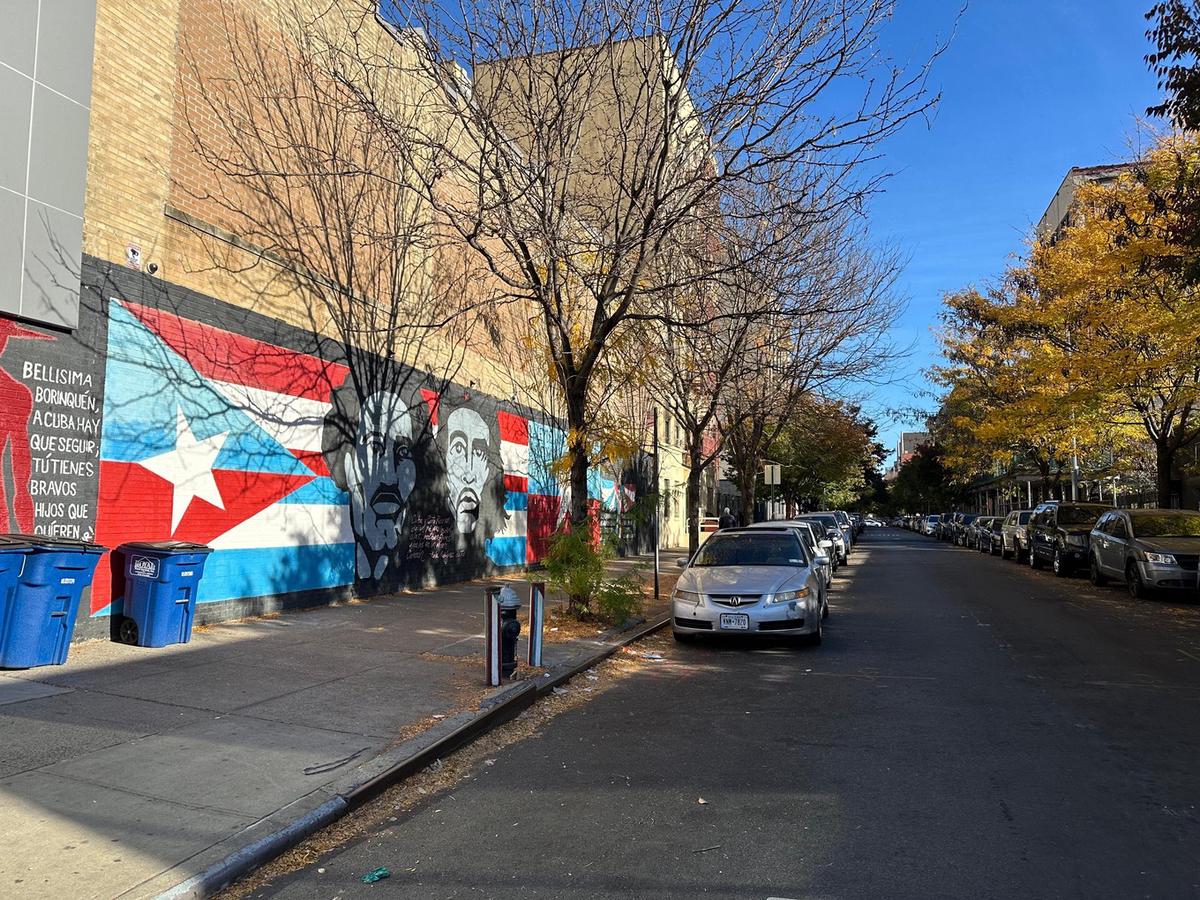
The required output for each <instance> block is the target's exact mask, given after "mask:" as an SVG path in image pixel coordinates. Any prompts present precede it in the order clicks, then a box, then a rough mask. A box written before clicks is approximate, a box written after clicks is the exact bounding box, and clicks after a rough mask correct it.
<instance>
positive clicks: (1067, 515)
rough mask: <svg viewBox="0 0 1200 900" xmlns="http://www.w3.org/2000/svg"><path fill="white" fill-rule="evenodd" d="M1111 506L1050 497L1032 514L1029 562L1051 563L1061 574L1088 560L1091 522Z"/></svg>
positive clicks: (1069, 571)
mask: <svg viewBox="0 0 1200 900" xmlns="http://www.w3.org/2000/svg"><path fill="white" fill-rule="evenodd" d="M1111 509H1112V507H1111V506H1105V505H1104V504H1102V503H1074V502H1071V501H1068V500H1047V501H1046V502H1045V503H1040V504H1038V506H1037V507H1036V508H1035V509H1034V511H1033V515H1032V516H1030V517H1029V565H1031V566H1032V567H1033V568H1035V569H1040V568H1041V567H1042V564H1043V563H1049V564H1050V568H1052V569H1053V570H1054V574H1055V575H1058V576H1059V577H1061V578H1065V577H1066V576H1068V575H1070V574H1071V573H1072V572H1074V571H1075V570H1076V569H1078V568H1080V567H1081V566H1084V565H1086V564H1087V561H1088V536H1089V534H1090V533H1091V531H1092V526H1093V525H1095V524H1096V520H1097V519H1099V518H1100V517H1101V516H1102V515H1104V514H1105V513H1106V512H1108V511H1109V510H1111Z"/></svg>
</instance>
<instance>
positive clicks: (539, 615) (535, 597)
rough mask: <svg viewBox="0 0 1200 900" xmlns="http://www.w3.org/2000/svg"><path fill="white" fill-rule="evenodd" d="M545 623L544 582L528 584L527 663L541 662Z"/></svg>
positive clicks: (536, 664) (538, 663) (539, 663)
mask: <svg viewBox="0 0 1200 900" xmlns="http://www.w3.org/2000/svg"><path fill="white" fill-rule="evenodd" d="M545 624H546V584H545V582H542V581H535V582H533V583H531V584H530V585H529V665H531V666H540V665H541V664H542V632H543V630H544V628H545Z"/></svg>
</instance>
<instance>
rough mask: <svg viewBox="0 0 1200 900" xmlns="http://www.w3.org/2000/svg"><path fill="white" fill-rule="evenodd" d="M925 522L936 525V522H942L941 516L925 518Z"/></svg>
mask: <svg viewBox="0 0 1200 900" xmlns="http://www.w3.org/2000/svg"><path fill="white" fill-rule="evenodd" d="M925 521H926V522H934V523H937V522H940V521H942V517H941V516H927V517H926V518H925Z"/></svg>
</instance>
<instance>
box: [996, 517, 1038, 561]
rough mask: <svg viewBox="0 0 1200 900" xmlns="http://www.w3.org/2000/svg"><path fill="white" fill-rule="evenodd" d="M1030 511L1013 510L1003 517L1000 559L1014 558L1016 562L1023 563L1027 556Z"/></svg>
mask: <svg viewBox="0 0 1200 900" xmlns="http://www.w3.org/2000/svg"><path fill="white" fill-rule="evenodd" d="M1031 515H1033V510H1032V509H1014V510H1013V511H1012V512H1010V513H1009V514H1008V515H1007V516H1005V517H1004V526H1003V528H1002V530H1001V541H1000V556H1001V558H1002V559H1008V558H1010V557H1012V558H1015V559H1016V560H1017V562H1025V557H1026V556H1028V555H1029V517H1030V516H1031Z"/></svg>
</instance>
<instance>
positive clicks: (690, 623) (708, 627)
mask: <svg viewBox="0 0 1200 900" xmlns="http://www.w3.org/2000/svg"><path fill="white" fill-rule="evenodd" d="M675 624H676V625H678V626H679V627H680V628H699V629H700V630H701V631H712V627H713V626H712V622H705V621H704V620H703V619H681V618H679V616H676V617H675Z"/></svg>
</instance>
